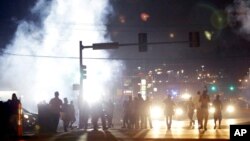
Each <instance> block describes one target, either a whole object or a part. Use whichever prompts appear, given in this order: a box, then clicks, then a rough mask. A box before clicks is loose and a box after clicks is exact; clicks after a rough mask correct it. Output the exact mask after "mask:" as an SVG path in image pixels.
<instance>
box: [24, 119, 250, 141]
mask: <svg viewBox="0 0 250 141" xmlns="http://www.w3.org/2000/svg"><path fill="white" fill-rule="evenodd" d="M249 121H250V119H249V118H248V117H244V118H229V119H224V120H223V122H222V128H221V129H214V128H213V127H214V124H213V120H212V119H210V120H209V122H208V130H206V131H204V130H199V129H198V127H197V125H196V126H195V128H194V129H191V128H189V127H188V121H187V120H184V121H183V120H174V121H173V124H172V128H171V130H167V129H166V126H165V122H164V121H163V120H154V121H153V126H154V128H153V129H141V130H135V129H134V130H128V129H121V128H120V127H116V128H112V129H108V130H106V131H103V130H101V129H100V130H98V131H93V130H92V129H89V130H87V131H83V130H78V129H73V130H71V131H69V132H62V131H61V132H59V133H57V134H53V135H48V134H46V135H31V136H25V137H23V138H22V139H19V141H154V140H223V141H224V140H230V134H229V127H230V125H232V124H240V123H246V122H249Z"/></svg>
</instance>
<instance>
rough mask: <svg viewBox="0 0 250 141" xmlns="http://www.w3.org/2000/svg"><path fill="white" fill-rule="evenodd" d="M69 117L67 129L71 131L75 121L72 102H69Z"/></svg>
mask: <svg viewBox="0 0 250 141" xmlns="http://www.w3.org/2000/svg"><path fill="white" fill-rule="evenodd" d="M69 116H70V121H69V127H70V128H71V129H73V124H74V123H75V121H76V112H75V106H74V102H73V101H70V105H69Z"/></svg>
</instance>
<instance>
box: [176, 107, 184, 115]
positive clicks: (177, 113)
mask: <svg viewBox="0 0 250 141" xmlns="http://www.w3.org/2000/svg"><path fill="white" fill-rule="evenodd" d="M175 113H176V115H177V116H181V115H183V110H182V109H181V108H176V110H175Z"/></svg>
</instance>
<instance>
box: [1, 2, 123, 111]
mask: <svg viewBox="0 0 250 141" xmlns="http://www.w3.org/2000/svg"><path fill="white" fill-rule="evenodd" d="M111 12H112V7H110V5H109V1H108V0H53V1H47V0H38V2H37V3H36V5H35V6H34V7H33V8H32V9H31V14H32V15H36V16H38V17H39V20H36V21H32V20H24V21H22V22H20V24H19V25H18V28H17V30H16V33H15V35H14V37H13V40H12V41H11V43H10V44H8V45H7V46H6V50H5V51H4V52H5V53H4V55H3V56H1V58H0V63H1V64H0V66H1V67H0V69H1V76H2V77H1V78H0V85H1V86H2V87H4V88H5V90H15V91H17V93H18V94H19V96H20V97H21V98H22V103H23V105H24V107H26V108H27V109H29V110H31V111H36V110H37V107H36V104H37V103H38V102H40V101H42V100H45V101H46V102H48V101H49V99H51V98H52V97H54V92H55V91H59V93H60V98H64V97H68V99H69V100H73V99H74V98H75V97H76V93H74V91H73V90H72V85H73V84H79V58H78V57H79V41H82V42H83V45H92V43H100V42H107V41H110V39H109V38H108V37H107V33H106V27H105V24H106V22H107V20H106V19H107V18H106V16H107V15H108V14H110V13H111ZM20 55H21V56H20ZM22 55H24V56H22ZM51 56H57V57H51ZM83 56H84V57H83V58H89V57H92V58H98V57H99V58H100V57H101V58H107V57H108V56H109V54H108V53H107V52H106V51H100V50H99V51H96V50H94V51H93V50H92V49H84V50H83ZM83 64H84V65H87V79H86V80H84V94H87V95H89V96H90V97H92V98H93V97H95V95H97V94H104V95H105V94H107V93H109V89H108V87H107V83H108V82H110V81H112V76H114V74H115V75H116V76H117V75H118V73H120V71H119V70H117V69H115V68H118V67H117V66H118V65H119V64H120V62H117V61H110V60H100V59H99V60H98V59H94V60H92V59H83ZM105 86H106V87H105ZM108 86H110V85H108ZM97 90H98V91H97ZM10 97H11V94H10Z"/></svg>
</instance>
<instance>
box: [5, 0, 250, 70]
mask: <svg viewBox="0 0 250 141" xmlns="http://www.w3.org/2000/svg"><path fill="white" fill-rule="evenodd" d="M47 2H48V5H49V3H50V0H47ZM35 3H36V1H35V0H1V4H0V25H1V26H0V29H1V30H0V47H1V49H4V48H5V46H6V45H7V44H8V43H9V42H10V41H11V39H12V36H13V34H14V33H15V30H16V28H17V25H18V23H19V22H20V21H22V20H28V21H34V22H38V23H39V20H40V19H39V17H37V15H34V14H31V13H30V9H31V8H32V7H33V6H34V4H35ZM111 4H112V6H113V12H112V13H111V14H110V15H109V16H108V17H107V20H108V21H107V28H108V32H107V36H110V37H111V39H112V40H113V41H116V42H119V43H136V42H138V37H137V36H138V33H140V32H145V33H147V35H148V42H161V41H163V42H164V41H169V42H171V41H186V40H187V39H188V33H189V32H190V31H199V32H200V34H201V46H200V47H199V48H190V47H189V45H188V44H181V43H177V44H164V45H156V46H149V49H148V52H144V53H139V52H138V47H137V46H130V47H123V48H121V49H119V50H118V51H113V52H111V53H112V55H111V57H113V58H121V59H122V60H125V61H128V62H129V63H128V64H132V65H138V64H141V63H144V64H145V62H146V64H145V65H152V64H161V63H167V64H169V65H172V66H178V65H184V64H185V65H188V66H190V65H191V66H192V65H195V66H199V65H201V64H208V65H211V66H213V67H215V68H218V66H221V65H224V66H225V67H226V68H242V69H245V68H247V67H248V66H246V64H249V56H250V48H249V46H248V45H249V41H248V40H247V39H246V38H244V37H245V35H242V34H240V33H239V32H238V30H239V26H240V25H239V24H238V23H237V21H234V20H232V19H233V18H232V17H229V15H228V13H227V14H225V13H226V9H227V7H228V6H232V5H235V3H234V1H233V0H111ZM229 14H230V13H229ZM231 14H232V13H231ZM232 15H233V14H232ZM233 16H234V15H233ZM218 18H222V23H218ZM230 18H231V19H230ZM206 30H207V31H210V32H213V33H214V35H213V37H212V40H211V41H209V40H207V39H206V38H205V36H204V34H203V32H204V31H206ZM171 34H173V35H174V38H171V37H170V35H171ZM142 58H143V59H142ZM238 62H241V63H240V65H239V63H238ZM232 65H237V67H232ZM233 71H235V70H233Z"/></svg>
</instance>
